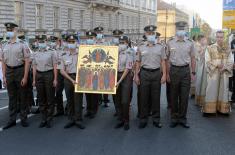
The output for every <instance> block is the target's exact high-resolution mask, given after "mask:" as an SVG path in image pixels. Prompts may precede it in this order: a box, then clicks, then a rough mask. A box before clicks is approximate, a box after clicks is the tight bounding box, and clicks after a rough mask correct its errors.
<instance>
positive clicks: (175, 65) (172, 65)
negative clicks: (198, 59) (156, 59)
mask: <svg viewBox="0 0 235 155" xmlns="http://www.w3.org/2000/svg"><path fill="white" fill-rule="evenodd" d="M171 66H172V67H175V68H186V67H189V64H187V65H184V66H176V65H172V64H171Z"/></svg>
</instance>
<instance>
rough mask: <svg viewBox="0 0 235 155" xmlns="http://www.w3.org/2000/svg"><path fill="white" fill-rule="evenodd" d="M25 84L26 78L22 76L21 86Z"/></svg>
mask: <svg viewBox="0 0 235 155" xmlns="http://www.w3.org/2000/svg"><path fill="white" fill-rule="evenodd" d="M26 84H27V79H26V78H23V79H22V80H21V86H22V87H24V86H26Z"/></svg>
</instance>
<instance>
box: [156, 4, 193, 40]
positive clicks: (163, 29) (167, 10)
mask: <svg viewBox="0 0 235 155" xmlns="http://www.w3.org/2000/svg"><path fill="white" fill-rule="evenodd" d="M157 2H158V4H157V26H158V32H159V33H161V38H162V39H166V40H167V39H169V38H170V37H172V36H175V33H176V28H175V23H176V22H178V21H185V22H187V23H188V25H190V24H189V15H188V14H187V13H185V12H183V11H181V10H180V9H178V8H176V4H175V3H173V4H168V3H166V2H164V1H162V0H158V1H157ZM187 29H189V28H187Z"/></svg>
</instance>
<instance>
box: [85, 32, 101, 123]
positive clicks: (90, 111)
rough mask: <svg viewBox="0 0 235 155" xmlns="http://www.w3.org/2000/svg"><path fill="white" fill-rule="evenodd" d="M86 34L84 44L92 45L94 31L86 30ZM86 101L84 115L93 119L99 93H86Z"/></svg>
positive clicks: (93, 42) (94, 35)
mask: <svg viewBox="0 0 235 155" xmlns="http://www.w3.org/2000/svg"><path fill="white" fill-rule="evenodd" d="M86 36H87V40H86V44H87V45H94V44H95V37H96V33H94V32H93V31H87V32H86ZM86 102H87V113H86V114H85V117H88V118H90V119H93V118H95V115H96V113H97V110H98V106H99V95H98V94H89V93H86Z"/></svg>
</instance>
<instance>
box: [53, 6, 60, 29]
mask: <svg viewBox="0 0 235 155" xmlns="http://www.w3.org/2000/svg"><path fill="white" fill-rule="evenodd" d="M53 17H54V29H58V28H59V25H60V24H59V22H60V21H59V19H60V8H59V7H54V14H53Z"/></svg>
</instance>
